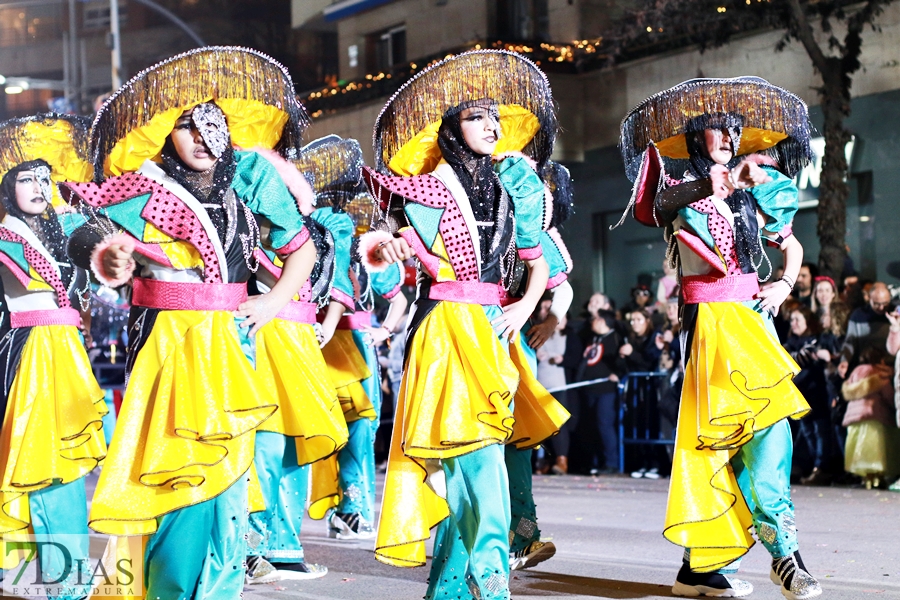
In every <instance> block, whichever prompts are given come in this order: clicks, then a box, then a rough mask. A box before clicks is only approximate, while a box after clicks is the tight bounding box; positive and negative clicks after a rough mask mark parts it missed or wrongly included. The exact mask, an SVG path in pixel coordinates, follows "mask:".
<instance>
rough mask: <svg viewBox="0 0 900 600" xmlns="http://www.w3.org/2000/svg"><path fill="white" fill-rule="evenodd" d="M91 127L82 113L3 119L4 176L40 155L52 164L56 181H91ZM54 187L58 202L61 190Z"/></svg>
mask: <svg viewBox="0 0 900 600" xmlns="http://www.w3.org/2000/svg"><path fill="white" fill-rule="evenodd" d="M88 127H89V123H88V121H87V120H86V119H84V118H82V117H76V116H72V115H60V114H55V113H44V114H38V115H35V116H32V117H25V118H21V119H11V120H9V121H4V122H3V123H0V179H2V178H3V176H4V175H6V174H7V173H8V172H9V171H10V169H14V168H15V167H17V166H18V165H20V164H22V163H24V162H28V161H31V160H37V159H39V158H40V159H43V160H45V161H47V163H48V164H49V165H50V176H51V177H52V178H53V181H54V182H57V183H58V182H62V181H74V182H84V181H90V180H91V178H92V177H93V172H94V171H93V167H92V166H91V163H90V161H89V160H88ZM51 189H52V190H53V204H54V206H58V205H59V204H60V203H61V202H62V200H61V198H60V197H59V192H58V191H57V189H56V186H51Z"/></svg>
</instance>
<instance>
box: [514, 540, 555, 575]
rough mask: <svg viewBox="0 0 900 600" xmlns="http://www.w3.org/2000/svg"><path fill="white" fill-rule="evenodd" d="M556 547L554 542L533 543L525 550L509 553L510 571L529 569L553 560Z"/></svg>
mask: <svg viewBox="0 0 900 600" xmlns="http://www.w3.org/2000/svg"><path fill="white" fill-rule="evenodd" d="M554 554H556V546H554V545H553V542H531V543H530V544H528V546H527V547H526V548H525V549H524V550H519V551H518V552H510V553H509V570H510V571H518V570H519V569H528V568H530V567H533V566H535V565H536V564H539V563H542V562H544V561H545V560H548V559H550V558H553V555H554Z"/></svg>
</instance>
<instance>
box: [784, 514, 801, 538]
mask: <svg viewBox="0 0 900 600" xmlns="http://www.w3.org/2000/svg"><path fill="white" fill-rule="evenodd" d="M781 526H782V528H784V532H785V534H786V535H793V534H795V533H797V525H796V522H795V521H794V515H791V514H785V515H784V516H782V517H781Z"/></svg>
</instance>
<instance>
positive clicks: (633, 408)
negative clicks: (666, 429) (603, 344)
mask: <svg viewBox="0 0 900 600" xmlns="http://www.w3.org/2000/svg"><path fill="white" fill-rule="evenodd" d="M668 376H669V373H667V372H665V371H636V372H633V373H629V374H628V375H626V376H625V377H623V378H622V380H621V381H620V382H619V472H620V473H624V472H625V445H626V444H629V445H673V444H674V443H675V440H674V439H668V438H663V437H662V433H660V425H659V393H658V390H659V383H660V382H661V381H662V380H663V379H664V378H665V377H668ZM626 417H627V418H628V423H627V424H626ZM653 420H655V423H654V421H653ZM654 429H655V430H656V431H657V434H656V437H653V434H652V433H651V432H652V431H653V430H654Z"/></svg>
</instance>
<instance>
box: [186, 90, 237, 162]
mask: <svg viewBox="0 0 900 600" xmlns="http://www.w3.org/2000/svg"><path fill="white" fill-rule="evenodd" d="M191 121H193V123H194V127H196V128H197V131H199V132H200V137H202V138H203V143H205V144H206V147H207V148H209V151H210V152H211V153H212V155H213V156H215V157H216V158H219V157H220V156H222V154H224V153H225V149H226V148H228V145H229V144H230V143H231V136H230V135H229V133H228V123H227V122H226V121H225V113H223V112H222V109H221V108H219V107H218V106H216V105H215V104H213V103H212V102H204V103H203V104H198V105H197V106H195V107H194V110H192V111H191Z"/></svg>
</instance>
